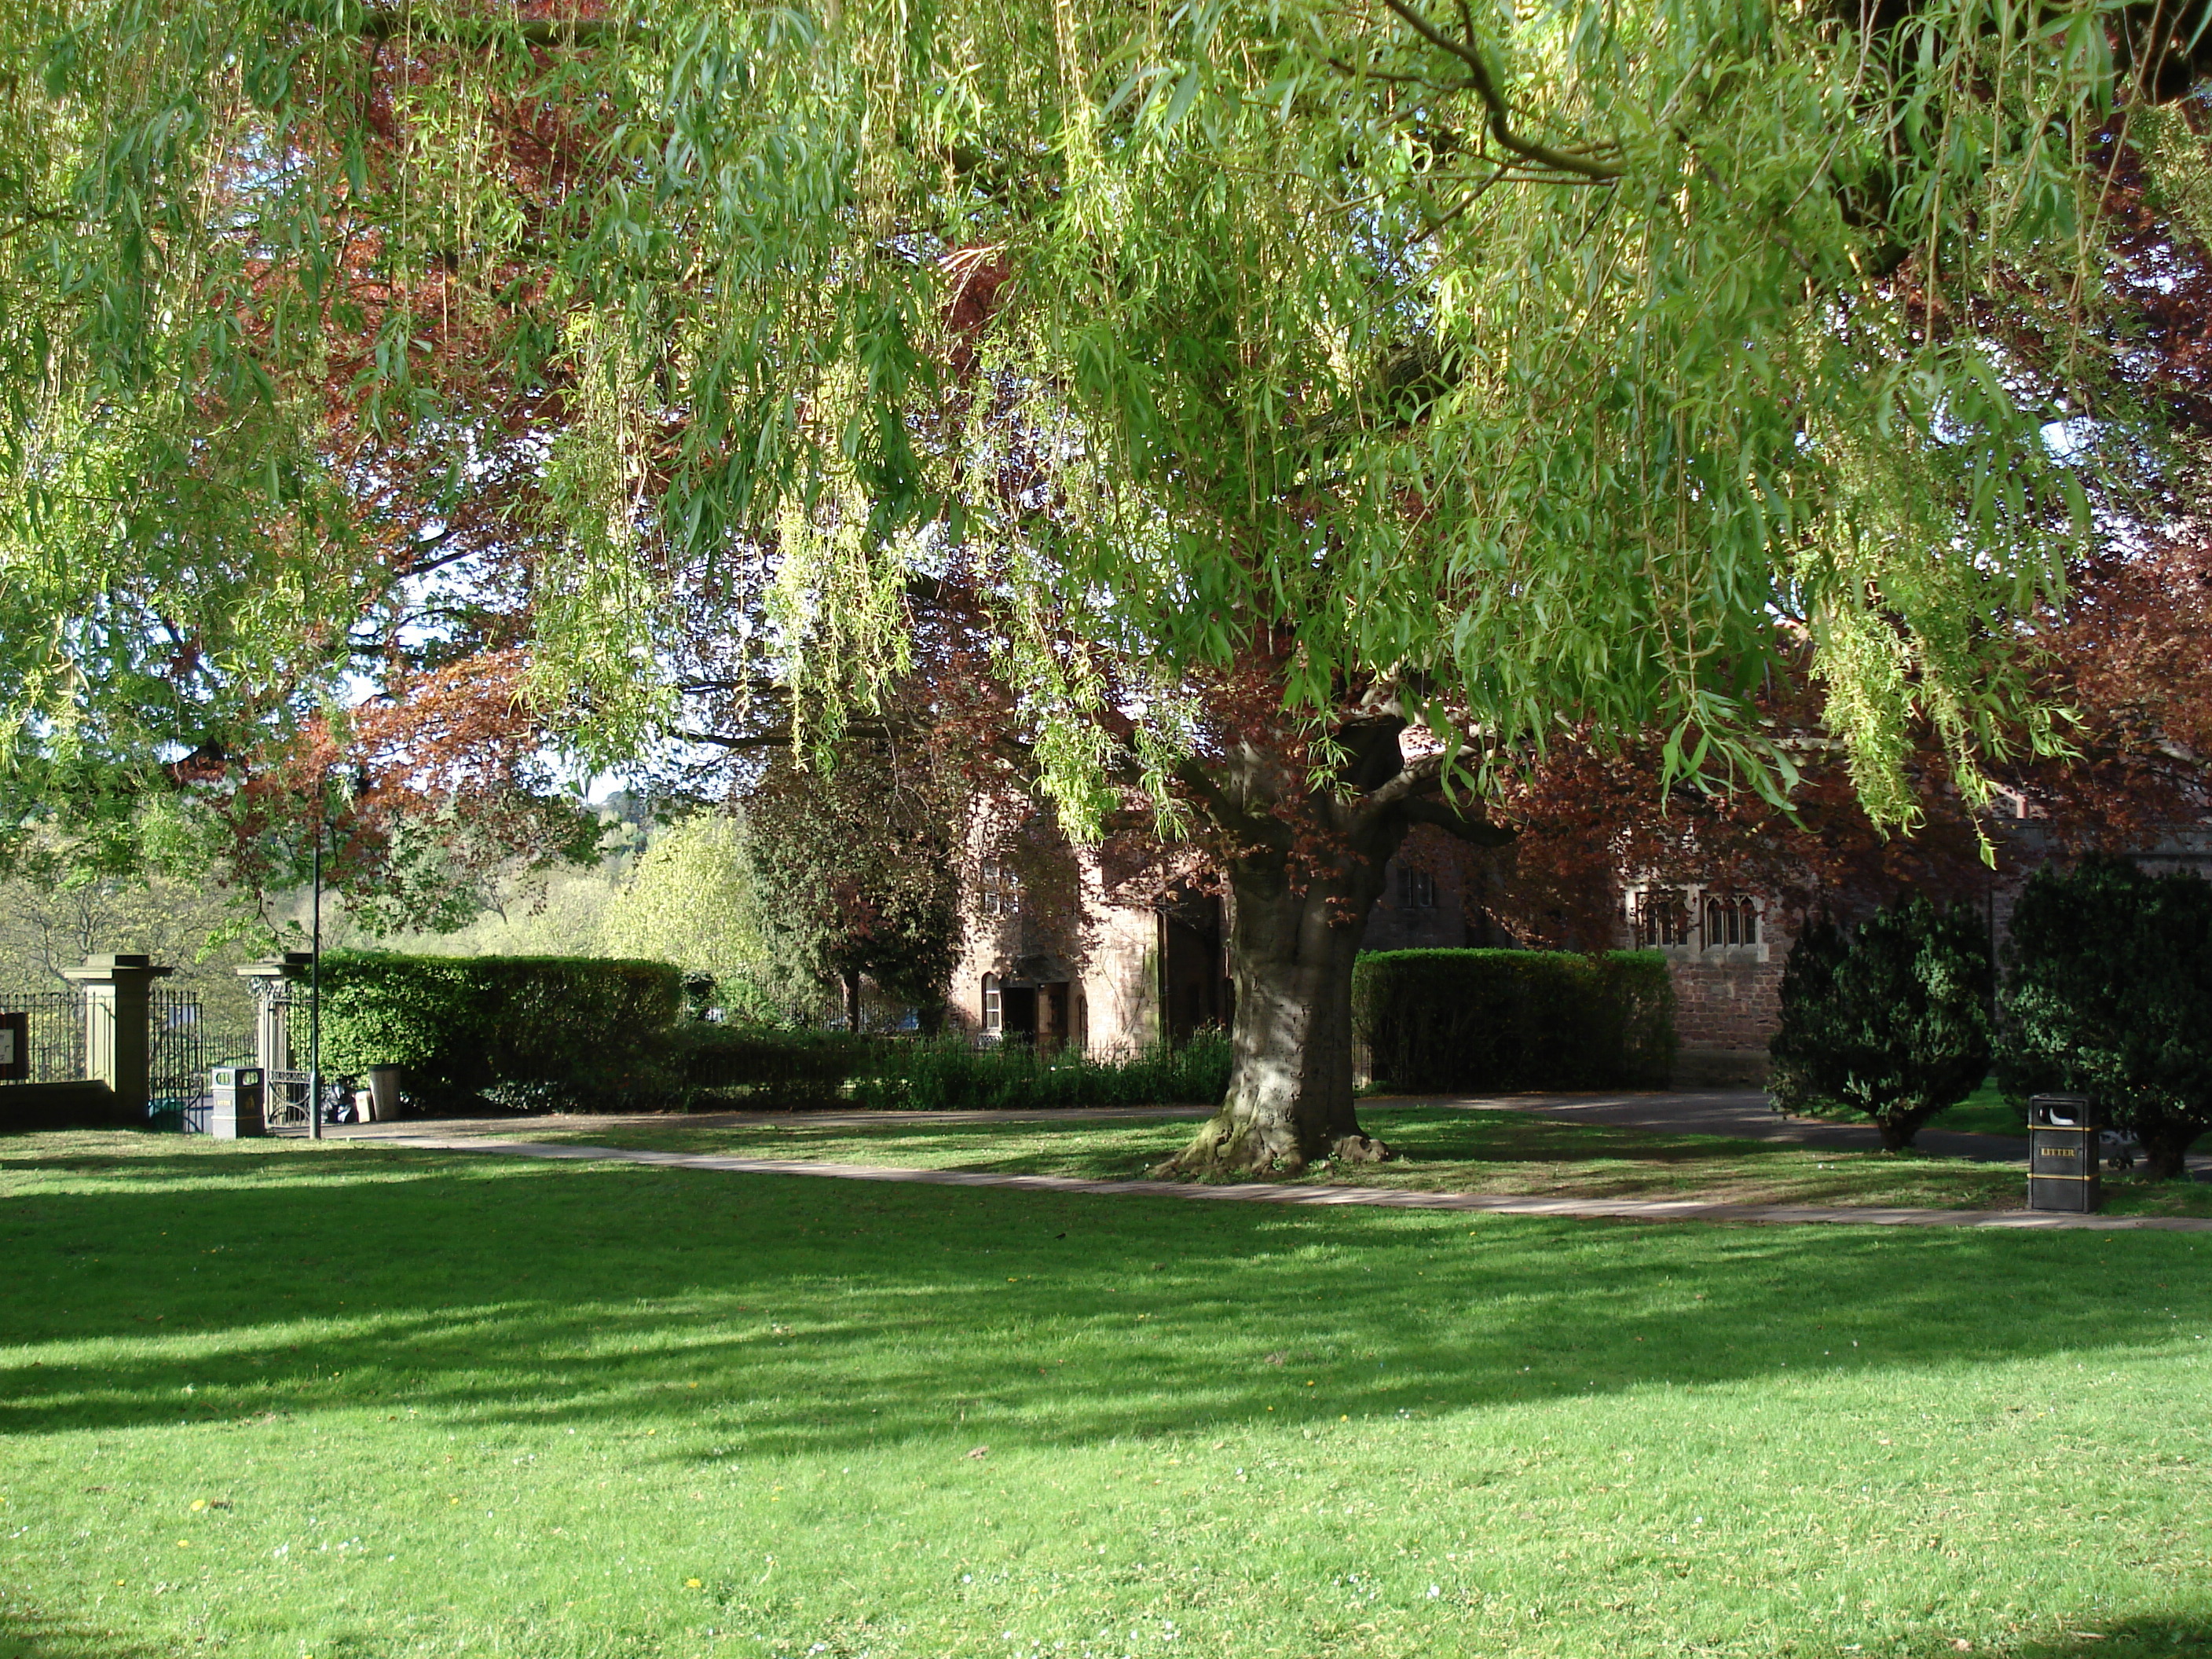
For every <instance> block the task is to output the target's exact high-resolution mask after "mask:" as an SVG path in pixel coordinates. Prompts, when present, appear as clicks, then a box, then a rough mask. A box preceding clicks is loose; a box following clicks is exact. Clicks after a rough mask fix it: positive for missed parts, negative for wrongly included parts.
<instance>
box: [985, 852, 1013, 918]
mask: <svg viewBox="0 0 2212 1659" xmlns="http://www.w3.org/2000/svg"><path fill="white" fill-rule="evenodd" d="M1021 908H1022V887H1021V881H1020V878H1018V877H1017V876H1016V875H1015V873H1014V872H1013V869H1012V866H1009V865H1004V864H995V863H994V864H986V865H985V866H983V914H984V915H987V916H1014V915H1020V914H1021Z"/></svg>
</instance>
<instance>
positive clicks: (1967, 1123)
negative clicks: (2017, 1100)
mask: <svg viewBox="0 0 2212 1659" xmlns="http://www.w3.org/2000/svg"><path fill="white" fill-rule="evenodd" d="M1860 1121H1862V1122H1863V1121H1865V1120H1864V1119H1863V1118H1862V1119H1861V1120H1860ZM1928 1127H1929V1128H1931V1129H1956V1130H1959V1131H1961V1132H1963V1133H1966V1134H1974V1135H2015V1136H2018V1137H2020V1138H2021V1139H2026V1138H2027V1121H2025V1120H2024V1119H2023V1118H2022V1117H2021V1115H2020V1114H2019V1113H2017V1112H2015V1110H2013V1109H2012V1106H2011V1103H2009V1102H2008V1101H2007V1100H2006V1099H2005V1097H2003V1096H2002V1094H2000V1093H1998V1092H1997V1085H1996V1084H1994V1083H1984V1085H1982V1086H1981V1087H1980V1088H1978V1089H1977V1090H1975V1091H1974V1092H1973V1093H1972V1094H1970V1095H1968V1096H1967V1097H1966V1098H1965V1099H1964V1100H1962V1101H1960V1103H1958V1104H1957V1105H1956V1106H1954V1107H1952V1108H1951V1109H1950V1110H1948V1111H1947V1112H1939V1113H1938V1114H1936V1116H1934V1117H1932V1118H1930V1119H1929V1120H1928Z"/></svg>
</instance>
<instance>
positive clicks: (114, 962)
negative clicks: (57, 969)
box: [62, 951, 177, 1123]
mask: <svg viewBox="0 0 2212 1659" xmlns="http://www.w3.org/2000/svg"><path fill="white" fill-rule="evenodd" d="M176 971H177V970H176V969H173V968H156V967H155V966H154V963H153V958H152V957H148V956H145V955H143V954H142V953H138V952H128V951H126V952H117V953H114V954H111V955H107V956H97V957H86V958H85V959H84V966H83V967H82V968H64V969H62V977H63V978H64V979H67V980H71V981H75V982H76V986H77V987H78V988H79V989H80V990H81V991H82V992H83V994H84V1063H85V1072H86V1074H87V1075H88V1076H90V1077H93V1078H95V1079H98V1080H99V1081H100V1082H102V1083H105V1084H106V1085H107V1087H108V1091H109V1092H110V1093H112V1095H113V1096H114V1097H115V1115H116V1116H117V1118H118V1120H119V1121H123V1122H125V1123H143V1122H144V1121H146V1104H147V1102H148V1100H149V1097H151V1095H152V1093H153V1089H152V1082H153V1062H154V1035H153V1021H152V1012H153V1010H152V1006H151V1004H152V1000H153V990H154V981H155V980H157V979H167V977H168V976H169V975H171V974H173V973H175V972H176Z"/></svg>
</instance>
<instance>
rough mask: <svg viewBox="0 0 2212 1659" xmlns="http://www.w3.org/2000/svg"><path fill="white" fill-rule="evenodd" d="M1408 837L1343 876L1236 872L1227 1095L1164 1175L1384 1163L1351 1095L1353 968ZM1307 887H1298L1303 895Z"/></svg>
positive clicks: (1267, 865) (1279, 868)
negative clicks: (1298, 877) (1394, 858)
mask: <svg viewBox="0 0 2212 1659" xmlns="http://www.w3.org/2000/svg"><path fill="white" fill-rule="evenodd" d="M1402 835H1403V830H1402V829H1398V830H1397V831H1395V833H1391V834H1388V835H1387V836H1373V837H1371V838H1370V844H1369V845H1367V846H1364V847H1360V848H1357V849H1356V853H1355V856H1353V857H1352V858H1351V859H1349V860H1345V861H1344V867H1343V868H1342V869H1341V870H1340V872H1337V873H1334V874H1330V875H1327V876H1323V875H1319V874H1315V875H1310V876H1309V877H1308V878H1306V879H1305V880H1304V882H1303V883H1300V882H1297V881H1294V880H1293V879H1292V878H1291V872H1290V869H1289V867H1288V860H1287V859H1285V857H1284V856H1283V855H1282V854H1273V853H1263V854H1253V855H1250V856H1248V857H1246V858H1244V859H1240V860H1237V862H1236V863H1235V864H1233V865H1231V868H1230V888H1231V895H1232V896H1233V898H1234V901H1235V904H1234V910H1235V914H1234V916H1233V918H1232V921H1231V933H1230V937H1231V951H1232V956H1233V967H1232V971H1233V974H1234V975H1235V980H1236V987H1237V1012H1236V1022H1235V1029H1234V1031H1233V1032H1232V1034H1231V1054H1232V1056H1233V1059H1232V1063H1231V1070H1230V1075H1229V1092H1228V1095H1227V1096H1226V1097H1225V1099H1224V1100H1223V1102H1222V1104H1221V1109H1220V1110H1219V1111H1218V1113H1216V1114H1215V1115H1214V1116H1213V1117H1212V1119H1211V1120H1210V1121H1208V1122H1207V1123H1206V1127H1204V1128H1202V1129H1201V1130H1200V1131H1199V1133H1198V1137H1197V1139H1194V1140H1193V1141H1192V1142H1191V1144H1190V1145H1189V1146H1187V1147H1185V1148H1184V1149H1183V1150H1182V1152H1180V1153H1178V1154H1177V1155H1176V1157H1175V1158H1171V1159H1170V1160H1169V1161H1168V1162H1167V1163H1166V1164H1162V1165H1161V1166H1160V1170H1159V1173H1160V1174H1163V1175H1186V1176H1221V1175H1248V1176H1249V1175H1296V1174H1297V1173H1299V1172H1300V1171H1302V1170H1304V1169H1305V1168H1306V1166H1307V1165H1309V1164H1315V1163H1318V1162H1319V1161H1321V1160H1322V1158H1335V1159H1339V1160H1340V1161H1344V1162H1348V1163H1377V1162H1380V1161H1381V1160H1382V1159H1383V1158H1388V1157H1389V1155H1390V1154H1389V1149H1388V1148H1387V1147H1385V1146H1383V1144H1382V1142H1380V1141H1377V1140H1372V1139H1369V1138H1368V1136H1367V1134H1366V1133H1365V1132H1364V1131H1363V1130H1362V1129H1361V1128H1360V1127H1359V1119H1358V1115H1356V1114H1355V1113H1354V1111H1353V1109H1352V961H1353V958H1354V957H1357V956H1358V952H1359V942H1360V939H1362V938H1363V937H1364V935H1365V933H1366V931H1367V913H1368V911H1369V910H1370V908H1373V906H1374V903H1375V900H1376V896H1378V895H1379V894H1380V893H1381V891H1382V887H1383V866H1384V864H1385V863H1387V862H1388V861H1389V857H1390V855H1391V854H1393V853H1395V851H1396V850H1397V843H1398V842H1399V840H1400V839H1401V837H1402ZM1301 886H1303V890H1300V888H1301Z"/></svg>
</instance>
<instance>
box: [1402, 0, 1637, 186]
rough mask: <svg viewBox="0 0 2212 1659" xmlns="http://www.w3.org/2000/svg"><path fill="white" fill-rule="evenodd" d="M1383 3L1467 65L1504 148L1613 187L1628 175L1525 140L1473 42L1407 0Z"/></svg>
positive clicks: (1471, 83) (1474, 88)
mask: <svg viewBox="0 0 2212 1659" xmlns="http://www.w3.org/2000/svg"><path fill="white" fill-rule="evenodd" d="M1383 4H1384V5H1386V6H1388V7H1389V9H1391V11H1393V12H1394V13H1395V14H1396V15H1398V16H1399V17H1400V18H1401V19H1402V20H1403V21H1404V22H1405V24H1406V26H1407V27H1408V28H1410V29H1412V30H1413V32H1414V33H1416V34H1418V35H1419V36H1420V37H1421V38H1422V39H1423V40H1426V41H1427V42H1428V43H1429V44H1430V45H1431V46H1436V47H1437V48H1439V49H1440V50H1442V51H1444V52H1449V53H1450V54H1451V55H1452V56H1453V57H1455V58H1458V59H1459V60H1460V62H1461V63H1462V64H1466V65H1467V80H1466V82H1465V84H1466V86H1467V88H1468V90H1469V91H1470V92H1472V93H1474V95H1475V96H1476V97H1478V98H1480V99H1481V100H1482V101H1483V104H1484V106H1485V107H1486V108H1487V109H1488V110H1489V111H1490V136H1491V137H1492V138H1494V139H1496V140H1497V141H1498V144H1499V145H1500V146H1501V147H1503V148H1504V149H1510V150H1511V151H1512V152H1513V153H1514V154H1515V155H1520V156H1525V157H1526V158H1527V159H1528V160H1529V161H1536V162H1540V163H1541V164H1542V165H1543V166H1545V167H1551V168H1553V169H1554V170H1556V171H1558V172H1560V173H1573V174H1575V175H1576V176H1577V178H1581V179H1595V180H1597V181H1598V182H1600V183H1602V184H1610V183H1611V182H1612V181H1613V180H1614V179H1619V178H1620V177H1621V176H1622V175H1623V173H1626V168H1624V167H1615V166H1613V164H1612V163H1611V162H1608V161H1592V160H1591V159H1590V158H1589V156H1587V155H1574V154H1572V153H1571V152H1570V151H1567V150H1563V149H1553V148H1552V147H1551V146H1550V145H1549V144H1547V143H1544V142H1543V141H1542V140H1541V139H1536V138H1524V137H1522V136H1521V135H1520V134H1519V133H1516V131H1513V112H1512V111H1511V110H1510V109H1508V108H1507V107H1506V104H1505V100H1504V96H1503V95H1502V94H1500V93H1499V92H1498V82H1496V80H1494V79H1493V78H1492V76H1491V73H1490V63H1489V60H1488V59H1486V58H1484V57H1483V55H1482V53H1481V52H1480V50H1478V49H1477V47H1476V46H1475V45H1474V42H1473V41H1472V40H1453V39H1452V38H1451V36H1450V35H1449V34H1446V33H1444V32H1443V30H1442V29H1440V28H1438V27H1437V26H1436V25H1435V24H1434V23H1431V21H1429V20H1428V19H1427V18H1425V17H1424V16H1422V15H1421V14H1420V13H1419V12H1418V11H1415V10H1414V9H1413V7H1412V6H1410V5H1408V4H1407V0H1383Z"/></svg>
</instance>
